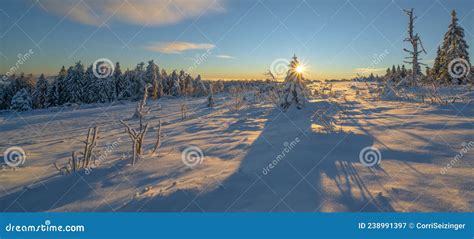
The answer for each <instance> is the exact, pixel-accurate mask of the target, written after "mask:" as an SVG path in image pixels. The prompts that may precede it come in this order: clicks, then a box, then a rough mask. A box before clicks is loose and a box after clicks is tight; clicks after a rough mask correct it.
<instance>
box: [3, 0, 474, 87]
mask: <svg viewBox="0 0 474 239" xmlns="http://www.w3.org/2000/svg"><path fill="white" fill-rule="evenodd" d="M1 3H2V4H1V5H0V34H1V35H0V61H1V64H0V73H5V72H7V71H8V70H9V69H10V67H12V66H14V65H15V64H16V63H17V61H18V54H24V53H26V52H28V51H29V49H32V50H33V52H34V54H32V56H31V57H30V58H29V59H28V60H27V61H26V62H25V63H24V64H22V65H20V66H19V69H18V70H17V71H18V73H19V72H25V73H34V74H39V73H46V74H55V73H57V72H58V70H59V69H60V67H61V66H62V65H66V66H68V65H72V64H73V63H74V62H76V61H82V62H83V63H84V64H92V63H93V62H94V61H95V60H96V59H99V58H107V59H110V60H111V61H114V62H115V61H119V62H120V63H121V65H122V68H123V69H126V68H127V67H129V68H133V67H134V66H135V65H136V63H138V62H140V61H144V62H147V61H148V60H150V59H153V60H154V61H155V62H156V63H157V64H158V65H159V66H160V67H164V68H165V69H167V70H168V71H171V70H173V69H185V70H189V69H192V72H191V73H193V74H197V73H200V74H202V75H203V77H204V78H208V79H219V78H225V79H232V78H263V75H262V73H263V72H265V71H267V70H268V69H270V67H271V64H272V62H274V61H276V60H277V59H282V58H283V59H289V58H291V57H292V56H293V54H296V55H297V56H298V57H299V58H300V59H301V60H302V61H303V62H304V63H305V65H306V66H307V67H306V73H305V74H306V77H307V78H315V79H325V78H341V77H352V76H355V75H356V73H358V72H360V73H365V74H368V73H370V72H375V73H383V72H384V71H385V69H386V68H387V67H388V66H391V65H392V64H401V62H402V61H403V57H404V56H405V53H404V52H403V50H402V49H403V48H404V47H409V45H408V43H406V42H403V39H404V37H405V35H406V25H407V16H406V15H405V14H404V12H403V11H402V9H408V8H414V9H415V14H416V15H417V16H418V19H417V22H416V25H415V31H416V32H418V33H419V34H420V36H421V38H422V41H423V45H424V47H425V49H426V50H427V51H428V54H427V55H425V56H423V58H424V59H425V62H426V63H428V64H431V63H432V60H433V59H434V57H435V54H436V48H437V46H438V45H439V44H440V42H441V40H442V37H443V34H444V33H445V31H446V29H447V26H448V24H449V23H450V13H449V12H450V11H451V10H452V9H455V10H456V11H457V13H458V18H459V20H460V25H461V26H463V27H464V29H465V34H466V37H465V40H466V41H467V42H468V44H469V45H470V46H471V48H470V49H469V53H470V54H471V58H472V57H473V55H474V44H473V43H474V35H473V34H474V1H472V0H454V1H453V0H445V1H428V0H403V1H401V0H400V1H399V0H394V1H392V0H361V1H355V0H350V1H347V0H341V1H334V0H324V1H319V0H306V1H302V0H265V1H250V0H239V1H237V0H232V1H231V0H194V1H192V0H174V1H168V0H102V1H101V0H82V1H80V0H39V1H36V0H1Z"/></svg>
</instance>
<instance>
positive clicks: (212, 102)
mask: <svg viewBox="0 0 474 239" xmlns="http://www.w3.org/2000/svg"><path fill="white" fill-rule="evenodd" d="M215 104H216V102H215V100H214V93H213V87H212V84H209V96H208V97H207V107H214V105H215Z"/></svg>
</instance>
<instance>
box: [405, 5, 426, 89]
mask: <svg viewBox="0 0 474 239" xmlns="http://www.w3.org/2000/svg"><path fill="white" fill-rule="evenodd" d="M403 11H405V13H406V14H407V15H408V37H407V38H405V40H404V41H406V42H410V44H411V45H412V48H413V50H407V49H405V48H404V49H403V50H404V51H406V52H408V53H410V56H408V57H405V58H406V59H409V61H404V62H405V63H409V64H411V65H412V72H411V74H412V75H411V85H416V79H417V77H418V75H419V74H420V65H421V64H422V65H425V64H423V63H420V60H421V58H419V54H420V53H422V52H424V53H425V54H426V51H425V48H424V47H423V44H422V43H421V39H420V36H419V35H418V33H416V34H415V33H414V31H413V29H414V25H413V23H414V21H415V19H416V18H417V17H415V16H413V8H412V9H410V11H408V10H403ZM418 46H420V47H421V50H418Z"/></svg>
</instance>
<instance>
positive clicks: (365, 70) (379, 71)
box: [354, 68, 387, 74]
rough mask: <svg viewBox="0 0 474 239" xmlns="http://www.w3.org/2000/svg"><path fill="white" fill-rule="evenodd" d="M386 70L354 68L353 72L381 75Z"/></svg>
mask: <svg viewBox="0 0 474 239" xmlns="http://www.w3.org/2000/svg"><path fill="white" fill-rule="evenodd" d="M385 70H387V69H386V68H355V69H354V72H356V73H362V74H368V73H381V72H384V71H385Z"/></svg>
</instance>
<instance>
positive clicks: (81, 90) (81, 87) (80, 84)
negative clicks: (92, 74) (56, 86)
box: [65, 61, 87, 104]
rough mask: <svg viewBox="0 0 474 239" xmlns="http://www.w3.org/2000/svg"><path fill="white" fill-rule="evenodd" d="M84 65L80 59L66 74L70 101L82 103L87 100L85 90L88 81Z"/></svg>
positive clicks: (66, 86)
mask: <svg viewBox="0 0 474 239" xmlns="http://www.w3.org/2000/svg"><path fill="white" fill-rule="evenodd" d="M84 76H85V71H84V65H83V64H82V63H81V62H80V61H79V62H77V63H76V64H75V65H74V67H72V68H70V69H69V70H68V74H67V76H66V85H65V88H66V92H67V94H68V100H67V102H69V103H77V104H81V103H84V102H86V100H85V96H86V93H85V90H86V88H87V86H86V84H87V81H86V79H85V77H84Z"/></svg>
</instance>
